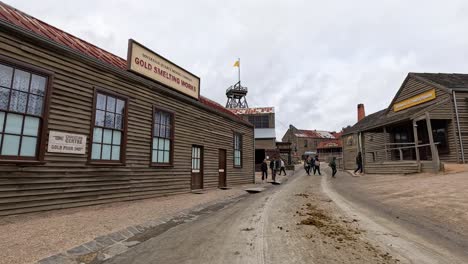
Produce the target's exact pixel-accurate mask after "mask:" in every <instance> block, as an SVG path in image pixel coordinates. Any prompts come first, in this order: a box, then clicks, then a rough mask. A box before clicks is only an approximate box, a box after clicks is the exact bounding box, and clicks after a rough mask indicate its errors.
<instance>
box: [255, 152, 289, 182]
mask: <svg viewBox="0 0 468 264" xmlns="http://www.w3.org/2000/svg"><path fill="white" fill-rule="evenodd" d="M261 170H262V182H264V181H267V179H268V164H267V160H266V159H265V160H263V162H262V166H261ZM270 170H271V178H272V180H273V182H276V173H277V172H279V175H281V172H283V173H284V175H286V168H285V165H284V160H282V159H281V158H273V159H272V160H271V161H270Z"/></svg>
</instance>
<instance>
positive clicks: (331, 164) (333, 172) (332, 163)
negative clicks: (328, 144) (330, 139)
mask: <svg viewBox="0 0 468 264" xmlns="http://www.w3.org/2000/svg"><path fill="white" fill-rule="evenodd" d="M328 166H330V168H331V169H332V178H335V175H336V157H333V158H332V160H331V161H330V163H329V164H328Z"/></svg>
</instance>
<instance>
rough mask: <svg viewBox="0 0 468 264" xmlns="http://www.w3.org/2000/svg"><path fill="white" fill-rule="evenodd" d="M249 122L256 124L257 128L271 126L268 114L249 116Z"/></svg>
mask: <svg viewBox="0 0 468 264" xmlns="http://www.w3.org/2000/svg"><path fill="white" fill-rule="evenodd" d="M248 119H249V122H250V123H252V125H254V127H255V128H269V127H270V124H269V118H268V115H251V116H248Z"/></svg>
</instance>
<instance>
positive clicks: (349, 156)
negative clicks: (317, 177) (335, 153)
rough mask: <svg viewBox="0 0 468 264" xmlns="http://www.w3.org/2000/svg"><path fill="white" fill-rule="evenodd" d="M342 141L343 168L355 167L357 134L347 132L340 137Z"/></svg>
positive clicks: (351, 168) (350, 168) (352, 168)
mask: <svg viewBox="0 0 468 264" xmlns="http://www.w3.org/2000/svg"><path fill="white" fill-rule="evenodd" d="M341 140H342V141H343V166H344V169H345V170H354V169H356V156H357V154H358V135H357V134H349V135H343V136H342V137H341Z"/></svg>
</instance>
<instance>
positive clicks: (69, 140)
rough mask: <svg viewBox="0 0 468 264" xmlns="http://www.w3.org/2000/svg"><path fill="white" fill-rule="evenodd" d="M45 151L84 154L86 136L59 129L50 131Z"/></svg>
mask: <svg viewBox="0 0 468 264" xmlns="http://www.w3.org/2000/svg"><path fill="white" fill-rule="evenodd" d="M47 151H48V152H55V153H68V154H85V153H86V136H85V135H79V134H71V133H65V132H59V131H50V132H49V144H48V145H47Z"/></svg>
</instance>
